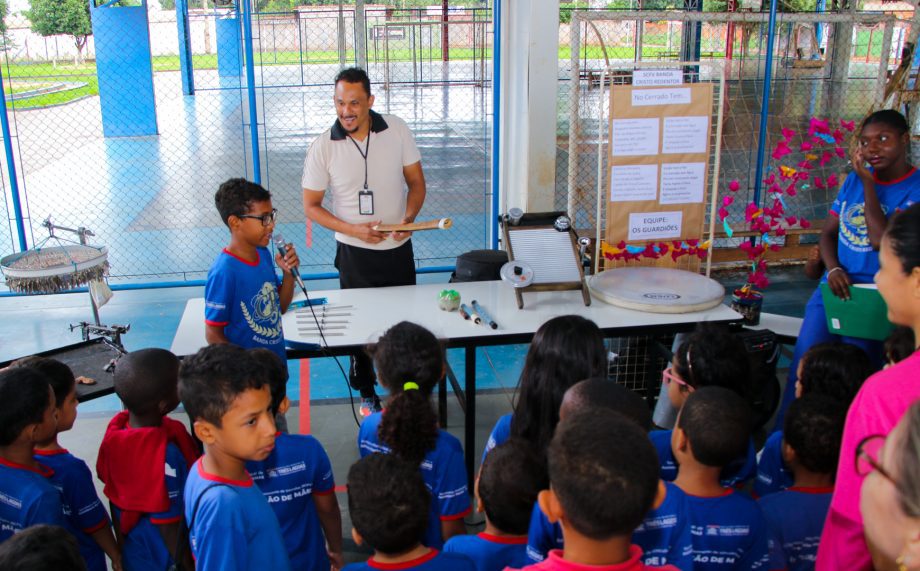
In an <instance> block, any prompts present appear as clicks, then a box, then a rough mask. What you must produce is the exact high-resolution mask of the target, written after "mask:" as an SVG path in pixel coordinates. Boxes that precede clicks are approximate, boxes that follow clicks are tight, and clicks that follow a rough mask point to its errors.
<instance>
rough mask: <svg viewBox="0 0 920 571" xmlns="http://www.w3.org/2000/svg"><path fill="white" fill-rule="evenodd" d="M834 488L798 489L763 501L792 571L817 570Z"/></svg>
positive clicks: (785, 560) (774, 533) (772, 528)
mask: <svg viewBox="0 0 920 571" xmlns="http://www.w3.org/2000/svg"><path fill="white" fill-rule="evenodd" d="M833 495H834V488H833V487H831V488H795V487H791V488H789V489H788V490H785V491H783V492H779V493H776V494H771V495H769V496H767V497H765V498H761V499H760V500H759V503H760V507H761V509H763V514H764V517H766V519H767V524H768V525H769V526H770V530H771V531H772V533H773V538H774V540H775V541H776V542H777V544H778V547H779V552H780V553H781V555H782V558H783V559H784V562H785V564H786V568H787V569H789V571H806V570H810V569H814V568H815V560H816V559H817V557H818V543H819V542H820V541H821V532H822V531H823V530H824V519H825V518H826V517H827V511H828V509H829V508H830V506H831V498H832V497H833Z"/></svg>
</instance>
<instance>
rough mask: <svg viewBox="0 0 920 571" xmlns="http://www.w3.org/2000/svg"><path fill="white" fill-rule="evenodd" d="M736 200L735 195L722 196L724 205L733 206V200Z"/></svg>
mask: <svg viewBox="0 0 920 571" xmlns="http://www.w3.org/2000/svg"><path fill="white" fill-rule="evenodd" d="M734 201H735V197H734V196H723V197H722V206H731V204H732V202H734Z"/></svg>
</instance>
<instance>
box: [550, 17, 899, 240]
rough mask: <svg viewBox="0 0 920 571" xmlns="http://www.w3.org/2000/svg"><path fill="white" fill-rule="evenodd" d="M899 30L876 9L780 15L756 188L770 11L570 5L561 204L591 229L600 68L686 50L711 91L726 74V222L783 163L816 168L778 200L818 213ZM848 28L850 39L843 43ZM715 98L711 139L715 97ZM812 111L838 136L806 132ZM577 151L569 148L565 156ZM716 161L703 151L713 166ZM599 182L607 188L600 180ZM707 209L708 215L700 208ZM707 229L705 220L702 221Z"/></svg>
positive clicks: (623, 78) (688, 74)
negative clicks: (784, 149)
mask: <svg viewBox="0 0 920 571" xmlns="http://www.w3.org/2000/svg"><path fill="white" fill-rule="evenodd" d="M905 28H906V24H905V23H903V22H899V21H895V20H894V19H893V18H891V17H890V16H885V15H882V14H877V13H873V14H865V13H848V14H780V15H779V17H778V23H777V26H776V33H775V37H774V46H773V49H774V52H773V66H774V67H773V78H772V81H771V83H770V85H769V89H770V93H769V98H770V109H769V117H768V121H767V132H766V133H765V143H764V145H763V147H762V149H763V150H762V152H763V153H764V158H765V162H764V167H763V178H762V181H761V183H760V184H759V185H758V184H757V183H758V181H757V180H756V178H757V177H756V170H757V169H756V165H757V154H758V152H759V151H760V150H761V147H760V140H759V138H760V129H759V127H760V113H761V101H762V98H763V96H764V90H765V85H764V72H765V70H766V65H767V57H766V56H767V37H766V35H767V15H766V14H753V13H736V14H727V13H719V14H715V13H699V12H696V13H694V12H679V13H675V12H641V11H631V12H616V11H598V12H590V11H575V12H573V13H572V15H571V23H567V24H566V23H564V24H562V25H561V26H560V45H561V46H565V45H568V46H570V47H569V49H568V50H567V52H568V53H566V54H564V55H566V56H568V57H567V58H561V59H560V79H561V81H560V83H559V102H560V105H559V117H558V119H559V133H558V141H559V145H558V151H557V162H556V173H557V174H556V183H557V194H556V204H557V207H559V208H561V209H565V207H566V205H567V204H568V205H571V211H572V213H573V214H574V215H575V218H576V224H577V226H578V227H579V228H590V229H593V228H595V227H596V224H597V220H596V216H595V206H596V201H597V188H598V180H597V177H598V172H599V171H598V165H597V157H598V149H597V146H598V144H601V145H602V147H603V149H602V153H601V154H602V155H603V160H604V161H606V145H607V134H606V133H607V128H606V125H602V123H601V122H602V121H606V120H607V119H609V110H608V109H607V105H608V104H609V98H608V97H607V92H606V90H609V86H607V85H605V86H603V90H605V91H602V89H601V86H600V84H599V82H600V79H601V75H602V72H603V71H604V70H608V72H609V76H608V77H609V81H610V82H612V83H614V84H618V83H619V84H629V83H631V73H632V70H633V69H641V68H643V67H660V66H662V65H664V62H668V61H675V62H676V61H679V60H688V59H694V60H697V61H700V62H701V65H699V66H689V67H684V68H683V71H684V76H685V81H687V82H690V83H696V82H714V83H715V89H714V91H715V93H718V78H719V76H721V74H723V73H725V74H726V77H727V82H726V94H725V100H724V101H723V102H722V103H721V106H722V113H723V116H724V119H723V133H722V140H721V152H720V159H721V168H720V173H719V183H718V188H719V192H720V195H725V194H729V193H728V190H727V187H728V185H729V182H730V181H738V183H739V184H740V187H741V190H740V191H739V192H738V193H737V194H736V195H735V196H734V202H733V203H732V204H731V205H730V206H728V207H727V209H728V211H729V219H731V220H734V221H736V222H737V221H739V220H740V221H743V220H744V209H745V207H746V205H747V204H748V203H749V202H751V201H752V200H754V198H755V194H754V193H755V188H756V187H758V186H759V187H760V194H761V196H763V197H766V193H767V189H768V188H769V187H770V184H768V183H764V182H763V180H766V179H768V178H770V177H771V176H772V177H773V178H775V179H776V180H777V181H780V179H781V177H780V174H781V171H780V167H781V166H784V165H787V166H789V167H790V168H793V169H798V170H802V169H803V168H804V169H807V170H808V173H809V175H811V176H812V177H815V178H814V179H812V180H810V181H808V184H802V185H800V186H799V189H800V190H801V191H800V192H798V193H797V194H796V195H795V196H786V197H785V199H784V200H785V203H786V209H787V212H788V213H789V215H792V216H796V217H802V218H806V219H808V220H813V219H815V220H816V219H823V218H824V217H825V216H826V214H827V210H828V207H829V205H830V203H831V202H832V201H833V199H834V197H835V195H836V190H837V187H836V186H835V185H834V184H833V183H834V181H835V179H836V180H838V181H842V180H843V178H844V177H845V176H846V174H847V173H846V171H847V159H848V158H849V148H850V144H851V141H852V138H853V135H852V134H851V133H850V131H849V130H848V129H846V128H844V127H843V125H849V124H850V123H849V122H851V121H852V122H855V124H856V125H857V126H858V124H859V122H860V121H861V120H862V118H863V117H865V116H866V115H867V114H868V113H869V112H871V111H873V110H875V109H878V108H879V105H880V104H881V95H882V90H883V88H884V85H885V79H886V76H887V73H888V70H889V69H893V68H894V67H895V66H896V65H897V63H898V56H899V55H900V53H901V50H902V48H903V43H904V38H905V37H906V30H905ZM846 37H849V38H850V41H849V42H846V41H843V40H845V38H846ZM842 50H847V57H834V53H835V51H836V52H838V53H840V52H841V51H842ZM573 54H575V55H573ZM644 62H648V63H644ZM715 106H716V108H715V109H713V114H712V117H713V122H712V131H713V136H715V135H714V133H715V130H716V121H715V119H716V116H717V114H718V111H719V109H718V106H719V102H718V101H716V102H715ZM812 119H818V120H827V121H828V125H829V126H830V131H831V132H832V133H835V134H838V133H842V134H843V135H844V137H843V138H842V139H839V140H837V141H834V140H833V139H831V140H830V142H828V140H819V141H814V140H813V139H814V134H813V133H809V130H810V126H811V122H812ZM789 133H794V136H792V138H791V140H790V143H789V147H790V152H789V154H787V155H785V156H782V157H780V158H775V157H774V156H773V153H772V151H773V149H774V148H775V147H776V145H777V144H778V143H779V142H780V141H782V140H784V139H785V138H786V136H787V134H789ZM803 143H804V144H803ZM573 149H574V150H575V152H576V156H575V157H572V156H571V152H572V150H573ZM841 152H842V153H843V155H842V156H841V154H840V153H841ZM714 159H715V157H710V165H712V163H713V162H714ZM806 162H807V163H808V164H807V165H805V163H806ZM605 170H606V169H602V170H601V172H605ZM604 176H606V175H604ZM784 186H785V184H784ZM601 187H602V188H606V187H605V186H604V184H602V185H601ZM708 190H709V189H708V188H707V191H708ZM761 200H766V199H765V198H763V199H761ZM771 201H772V199H771ZM707 204H708V198H707ZM721 205H722V204H721V202H720V203H719V206H721ZM603 207H604V208H605V207H606V203H605V204H604V205H603ZM706 212H707V219H708V214H709V208H708V206H707V208H706ZM602 216H603V213H602ZM603 224H604V222H603V218H602V220H601V226H602V227H603ZM705 226H706V228H707V229H708V223H707V224H706V225H705ZM739 226H740V224H739ZM720 230H721V224H718V226H717V232H716V236H717V237H718V236H720V235H721V236H722V239H721V240H719V242H718V243H719V244H721V245H730V246H737V245H738V244H739V243H740V240H741V239H743V238H735V239H733V240H727V239H725V236H724V232H721V233H720ZM780 242H782V239H781V240H780Z"/></svg>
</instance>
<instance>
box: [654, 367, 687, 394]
mask: <svg viewBox="0 0 920 571" xmlns="http://www.w3.org/2000/svg"><path fill="white" fill-rule="evenodd" d="M672 381H673V382H675V383H677V384H678V385H680V386H681V387H684V388H685V389H687V390H688V391H690V392H691V393H692V392H693V387H692V386H690V384H689V383H688V382H687V381H685V380H683V379H681V378H680V377H678V376H677V375H675V374H674V373H672V372H671V365H668V366H667V367H665V369H664V370H663V371H661V382H662V383H670V382H672Z"/></svg>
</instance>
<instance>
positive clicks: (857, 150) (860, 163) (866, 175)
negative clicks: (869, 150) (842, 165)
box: [850, 139, 872, 181]
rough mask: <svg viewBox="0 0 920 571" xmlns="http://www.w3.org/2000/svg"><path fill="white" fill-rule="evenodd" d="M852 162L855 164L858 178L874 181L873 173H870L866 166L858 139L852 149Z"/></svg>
mask: <svg viewBox="0 0 920 571" xmlns="http://www.w3.org/2000/svg"><path fill="white" fill-rule="evenodd" d="M850 162H851V163H852V164H853V170H854V171H855V172H856V176H858V177H859V178H861V179H862V180H864V181H865V180H872V173H871V172H869V168H868V167H867V166H866V159H865V158H864V157H863V152H862V147H861V146H860V145H859V140H858V139H857V140H856V141H854V142H853V148H851V149H850Z"/></svg>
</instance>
